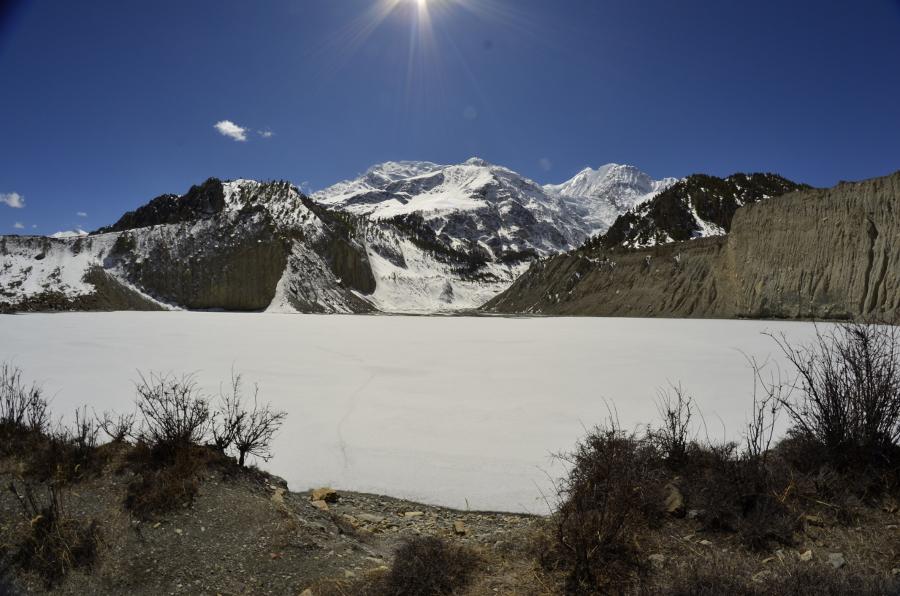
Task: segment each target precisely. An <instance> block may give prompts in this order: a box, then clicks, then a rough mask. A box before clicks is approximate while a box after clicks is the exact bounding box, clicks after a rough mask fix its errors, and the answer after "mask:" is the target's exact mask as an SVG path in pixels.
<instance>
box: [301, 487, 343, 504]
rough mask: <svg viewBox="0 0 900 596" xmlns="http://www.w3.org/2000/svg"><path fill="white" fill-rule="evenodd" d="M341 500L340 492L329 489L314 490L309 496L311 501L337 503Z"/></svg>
mask: <svg viewBox="0 0 900 596" xmlns="http://www.w3.org/2000/svg"><path fill="white" fill-rule="evenodd" d="M340 498H341V496H340V495H339V494H338V491H336V490H334V489H333V488H328V487H323V488H317V489H314V490H313V491H312V492H311V493H310V495H309V500H310V501H325V502H326V503H337V502H338V499H340Z"/></svg>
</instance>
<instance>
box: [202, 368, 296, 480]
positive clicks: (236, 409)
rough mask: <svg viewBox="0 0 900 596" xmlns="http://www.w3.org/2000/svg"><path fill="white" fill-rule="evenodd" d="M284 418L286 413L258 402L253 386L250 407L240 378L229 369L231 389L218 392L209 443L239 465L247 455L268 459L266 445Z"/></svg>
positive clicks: (256, 388) (243, 464)
mask: <svg viewBox="0 0 900 596" xmlns="http://www.w3.org/2000/svg"><path fill="white" fill-rule="evenodd" d="M286 417H287V413H286V412H282V411H279V410H275V409H273V408H272V406H271V405H270V404H268V403H265V404H260V403H259V387H258V386H254V387H253V404H252V406H250V405H249V400H247V399H245V397H244V391H243V378H242V377H241V375H240V374H237V373H234V372H232V374H231V392H225V391H220V393H219V408H218V409H217V411H216V412H215V413H214V414H213V420H212V425H211V430H212V436H213V444H214V445H215V447H216V448H217V449H219V450H220V451H221V452H222V453H227V452H229V450H232V451H233V452H234V453H236V454H237V458H238V465H239V466H241V467H244V466H245V465H246V461H247V456H248V455H252V456H254V457H258V458H259V459H261V460H263V461H269V459H270V458H271V457H272V454H271V452H270V451H269V445H270V444H271V442H272V439H273V438H274V437H275V434H276V433H277V432H278V430H279V429H280V428H281V425H282V423H283V422H284V419H285V418H286Z"/></svg>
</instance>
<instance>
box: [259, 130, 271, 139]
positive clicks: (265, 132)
mask: <svg viewBox="0 0 900 596" xmlns="http://www.w3.org/2000/svg"><path fill="white" fill-rule="evenodd" d="M256 132H257V133H259V136H261V137H262V138H264V139H271V138H272V137H273V136H275V133H274V132H272V131H271V130H257V131H256Z"/></svg>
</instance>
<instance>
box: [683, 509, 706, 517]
mask: <svg viewBox="0 0 900 596" xmlns="http://www.w3.org/2000/svg"><path fill="white" fill-rule="evenodd" d="M704 515H706V510H704V509H690V510H689V511H688V512H687V518H688V519H698V518H701V517H703V516H704Z"/></svg>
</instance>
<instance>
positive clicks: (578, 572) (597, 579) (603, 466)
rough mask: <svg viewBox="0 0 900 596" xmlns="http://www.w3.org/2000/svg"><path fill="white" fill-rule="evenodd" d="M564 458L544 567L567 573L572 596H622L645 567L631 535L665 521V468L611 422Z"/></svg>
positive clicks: (644, 444)
mask: <svg viewBox="0 0 900 596" xmlns="http://www.w3.org/2000/svg"><path fill="white" fill-rule="evenodd" d="M563 458H564V459H565V460H566V461H567V462H568V463H569V464H570V465H571V471H570V472H569V474H568V476H567V477H566V478H565V479H564V480H563V482H562V484H561V485H560V486H559V497H560V506H559V508H558V510H557V512H556V514H555V516H554V520H555V524H556V534H557V540H556V543H557V544H556V546H557V552H556V553H555V554H554V555H550V556H548V557H547V558H545V559H544V562H545V564H546V563H548V562H551V561H554V560H555V562H556V563H557V564H559V565H560V567H561V568H562V569H563V570H565V571H566V573H567V580H566V591H567V592H568V593H570V594H590V593H597V592H620V591H622V590H624V589H625V587H626V586H628V585H629V584H631V583H632V582H633V581H634V579H635V577H636V574H637V573H638V572H639V571H640V570H641V568H642V563H641V558H640V556H639V551H638V547H637V545H636V542H635V536H636V534H637V533H638V532H639V531H640V530H641V529H642V528H643V527H646V526H647V525H648V523H655V521H656V520H658V519H659V518H661V516H662V504H663V493H662V486H663V485H664V484H665V477H664V475H663V474H664V472H663V461H662V459H661V457H660V455H659V453H658V452H657V451H656V449H655V448H654V446H653V444H652V441H648V440H646V439H642V438H639V437H637V436H636V435H635V434H633V433H627V432H625V431H623V430H622V429H621V428H619V426H618V424H617V423H616V422H615V421H610V423H609V424H608V425H606V426H601V427H597V428H596V429H594V431H593V432H592V433H590V434H589V435H588V436H587V437H586V438H585V439H583V440H582V441H581V442H580V443H579V444H578V446H577V447H576V449H575V451H574V452H572V453H570V454H567V455H565V456H563Z"/></svg>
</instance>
